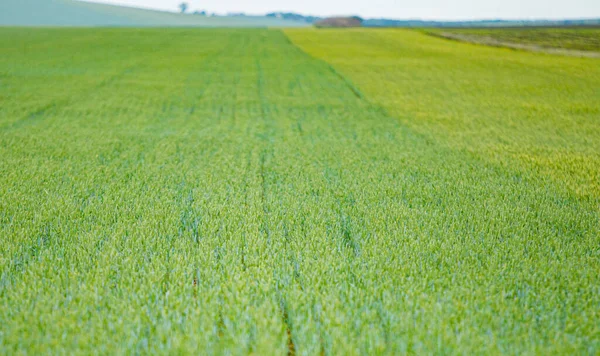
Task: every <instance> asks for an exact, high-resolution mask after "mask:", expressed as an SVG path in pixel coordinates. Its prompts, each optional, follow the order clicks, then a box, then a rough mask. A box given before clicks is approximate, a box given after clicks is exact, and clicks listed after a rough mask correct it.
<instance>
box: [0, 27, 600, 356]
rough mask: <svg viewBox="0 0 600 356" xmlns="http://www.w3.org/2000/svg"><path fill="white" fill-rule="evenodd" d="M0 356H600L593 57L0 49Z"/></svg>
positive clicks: (357, 42)
mask: <svg viewBox="0 0 600 356" xmlns="http://www.w3.org/2000/svg"><path fill="white" fill-rule="evenodd" d="M0 53H1V55H0V354H164V355H167V354H168V355H174V354H230V355H240V354H255V355H357V354H364V355H372V354H375V355H376V354H389V355H397V354H465V355H472V354H513V355H522V354H542V355H543V354H546V355H549V354H590V355H596V354H598V353H600V60H599V59H594V58H575V57H566V56H557V55H550V54H543V53H529V52H524V51H514V50H509V49H502V48H492V47H485V46H480V45H473V44H466V43H460V42H456V41H447V40H444V39H440V38H435V37H430V36H428V35H426V34H424V33H421V32H419V31H411V30H392V29H382V30H375V29H356V30H315V29H287V30H277V29H270V30H269V29H256V30H252V29H243V30H227V29H81V28H80V29H50V28H39V29H23V28H22V29H17V28H1V29H0Z"/></svg>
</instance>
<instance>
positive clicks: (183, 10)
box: [179, 2, 189, 14]
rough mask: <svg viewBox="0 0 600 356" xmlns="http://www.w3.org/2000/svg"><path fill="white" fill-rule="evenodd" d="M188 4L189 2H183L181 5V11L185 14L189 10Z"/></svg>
mask: <svg viewBox="0 0 600 356" xmlns="http://www.w3.org/2000/svg"><path fill="white" fill-rule="evenodd" d="M188 7H189V6H188V3H187V2H182V3H181V4H179V9H180V10H181V13H182V14H184V13H185V12H186V11H187V9H188Z"/></svg>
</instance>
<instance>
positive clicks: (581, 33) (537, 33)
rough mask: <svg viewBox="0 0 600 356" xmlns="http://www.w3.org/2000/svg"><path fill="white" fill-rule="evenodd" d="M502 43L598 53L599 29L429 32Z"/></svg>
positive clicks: (453, 30)
mask: <svg viewBox="0 0 600 356" xmlns="http://www.w3.org/2000/svg"><path fill="white" fill-rule="evenodd" d="M431 31H433V32H444V33H450V34H459V35H466V36H470V37H472V38H473V39H492V40H495V41H500V42H502V43H508V44H511V43H514V44H524V45H535V46H541V47H544V48H564V49H570V50H578V51H595V52H600V28H491V29H448V30H431Z"/></svg>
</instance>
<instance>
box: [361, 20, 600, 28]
mask: <svg viewBox="0 0 600 356" xmlns="http://www.w3.org/2000/svg"><path fill="white" fill-rule="evenodd" d="M363 26H365V27H544V26H548V27H550V26H555V27H560V26H600V19H583V20H480V21H424V20H391V19H367V20H364V21H363Z"/></svg>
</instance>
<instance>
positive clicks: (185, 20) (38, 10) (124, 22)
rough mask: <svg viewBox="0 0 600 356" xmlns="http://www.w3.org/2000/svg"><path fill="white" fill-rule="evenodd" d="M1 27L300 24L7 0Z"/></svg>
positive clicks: (67, 1)
mask: <svg viewBox="0 0 600 356" xmlns="http://www.w3.org/2000/svg"><path fill="white" fill-rule="evenodd" d="M0 26H132V27H153V26H162V27H168V26H192V27H267V26H272V27H300V26H307V24H304V23H301V22H296V21H287V20H281V19H274V18H268V17H261V16H245V17H241V16H236V17H229V16H219V17H202V16H196V15H182V14H176V13H169V12H163V11H152V10H144V9H137V8H131V7H121V6H111V5H106V4H97V3H90V2H83V1H75V0H3V1H1V2H0Z"/></svg>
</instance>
